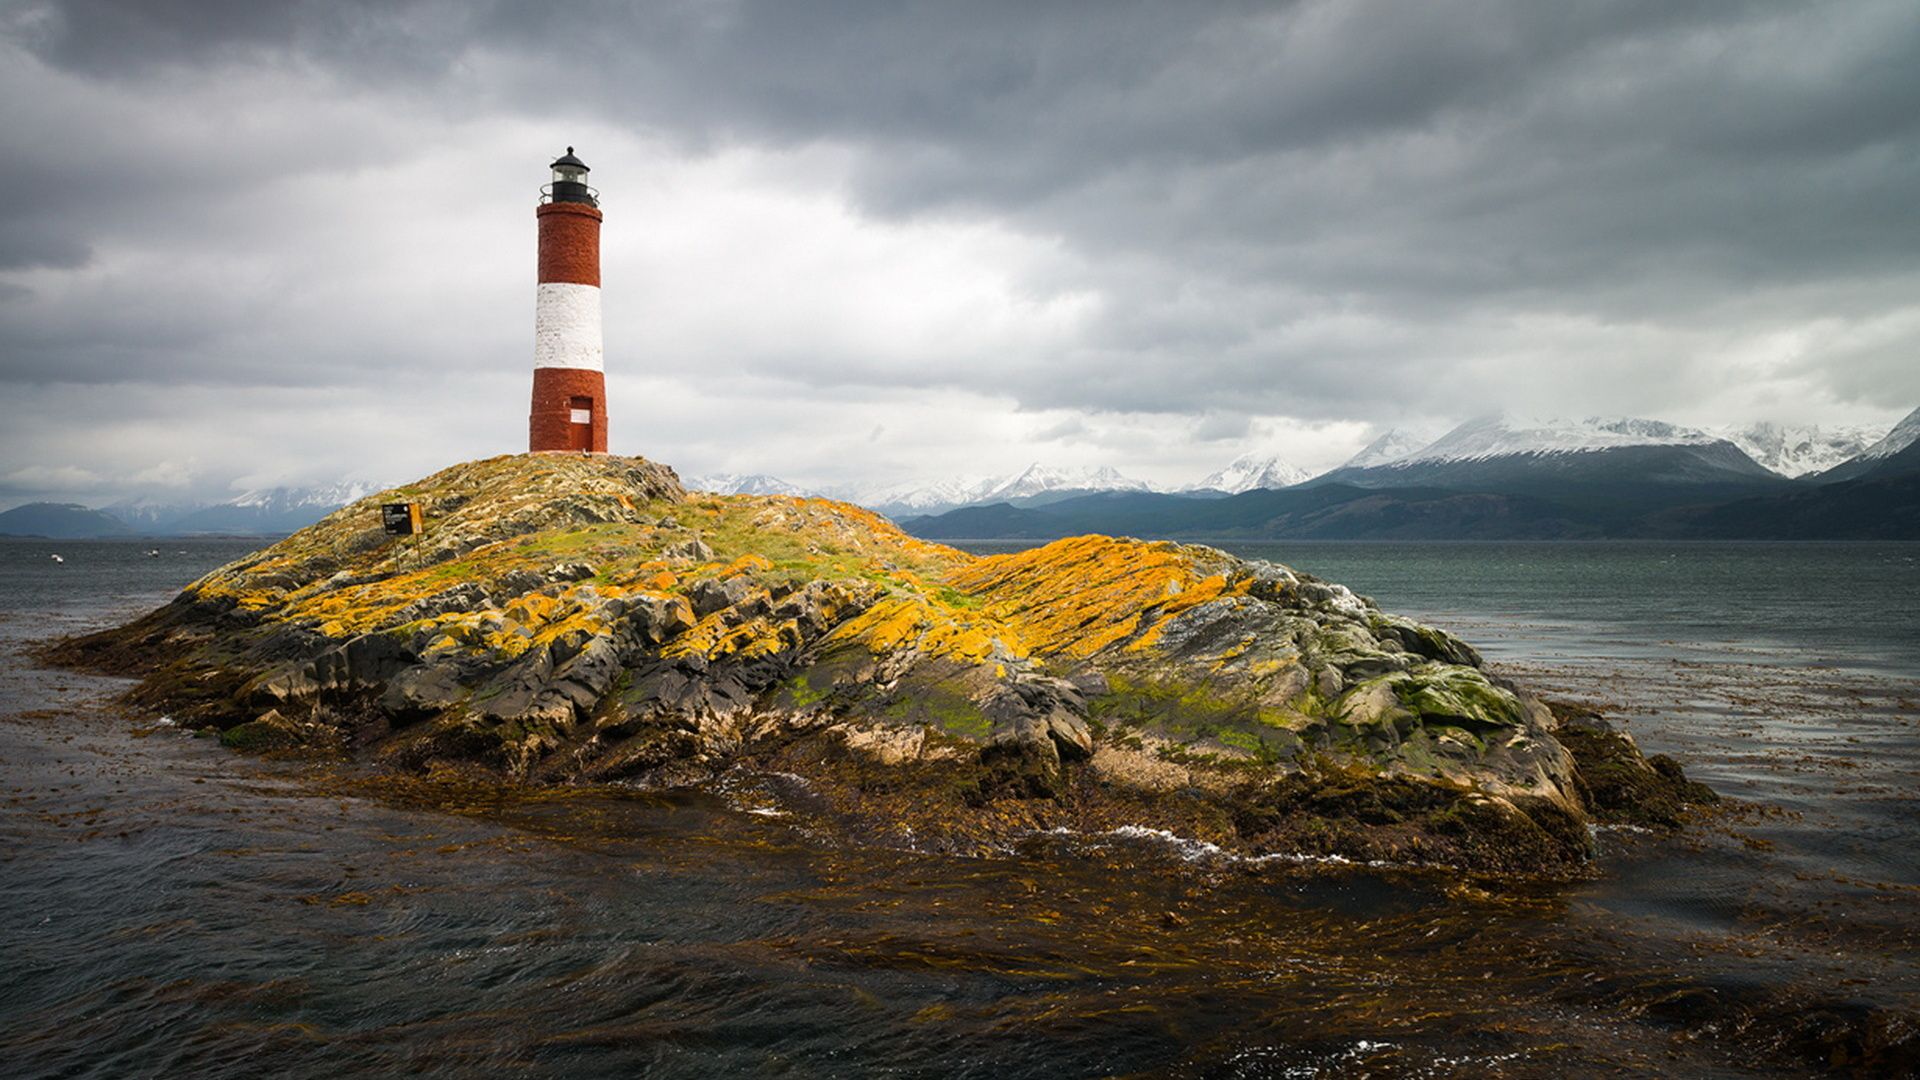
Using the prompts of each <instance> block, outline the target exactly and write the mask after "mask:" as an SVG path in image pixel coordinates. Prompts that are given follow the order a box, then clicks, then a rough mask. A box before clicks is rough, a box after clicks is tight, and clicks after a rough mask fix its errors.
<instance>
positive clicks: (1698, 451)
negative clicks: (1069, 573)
mask: <svg viewBox="0 0 1920 1080" xmlns="http://www.w3.org/2000/svg"><path fill="white" fill-rule="evenodd" d="M1394 434H1395V433H1392V432H1390V433H1388V436H1383V437H1382V438H1381V439H1380V440H1376V442H1375V443H1374V444H1373V445H1370V446H1368V447H1367V448H1366V449H1365V450H1363V451H1362V452H1361V453H1360V454H1359V455H1356V456H1355V457H1354V458H1353V459H1352V460H1350V461H1349V462H1347V463H1346V464H1344V465H1342V466H1340V467H1339V468H1336V469H1333V470H1332V471H1330V472H1327V473H1324V474H1322V475H1320V476H1317V477H1313V478H1311V479H1309V480H1307V481H1305V482H1302V483H1297V484H1294V485H1291V486H1286V487H1280V488H1255V489H1252V490H1247V491H1243V492H1240V493H1236V494H1232V495H1229V496H1228V497H1225V498H1217V497H1216V498H1212V499H1195V498H1192V497H1191V496H1190V494H1188V493H1173V492H1101V493H1093V494H1086V495H1081V496H1077V497H1073V498H1067V499H1060V500H1055V501H1052V502H1049V503H1046V504H1043V505H1024V506H1022V505H1013V504H998V505H991V504H989V505H975V506H970V507H962V508H958V509H955V510H951V511H948V512H946V513H943V514H939V515H929V516H923V517H919V518H913V519H908V520H905V521H903V522H902V524H903V525H905V527H906V528H907V529H909V530H910V531H912V532H914V533H916V534H917V535H920V536H924V537H928V538H930V539H1052V538H1055V537H1059V536H1070V535H1075V534H1079V533H1086V532H1100V533H1111V534H1123V535H1129V536H1144V537H1168V538H1187V539H1234V538H1240V539H1260V538H1271V539H1281V538H1327V539H1362V538H1372V539H1529V538H1531V539H1558V538H1603V537H1672V538H1690V537H1698V538H1753V539H1765V538H1779V539H1814V538H1833V539H1920V410H1915V412H1914V413H1913V414H1911V415H1909V416H1908V417H1907V418H1906V419H1904V420H1902V421H1901V422H1900V424H1899V425H1897V426H1896V427H1895V428H1894V429H1893V430H1892V431H1891V432H1888V433H1887V434H1886V435H1884V436H1883V437H1879V438H1875V437H1874V434H1875V433H1872V432H1865V431H1861V430H1858V429H1830V430H1825V431H1823V430H1821V429H1818V428H1799V429H1791V428H1779V427H1774V426H1772V425H1756V426H1755V427H1752V428H1746V429H1741V430H1737V431H1726V432H1709V431H1702V430H1699V429H1694V428H1685V427H1679V426H1676V425H1673V424H1667V423H1664V422H1661V421H1657V420H1641V419H1634V418H1589V419H1580V420H1526V419H1517V418H1512V417H1483V418H1479V419H1475V420H1470V421H1468V422H1467V423H1464V424H1461V425H1460V426H1459V427H1456V428H1454V429H1453V430H1452V431H1449V432H1447V433H1446V434H1445V435H1442V436H1441V437H1440V438H1438V439H1435V440H1433V441H1431V442H1429V443H1427V444H1425V445H1423V446H1419V447H1417V448H1412V449H1409V446H1410V445H1411V444H1412V443H1413V442H1414V441H1415V440H1413V439H1406V438H1399V439H1395V438H1391V437H1390V436H1393V435H1394ZM1855 446H1858V447H1861V449H1858V450H1856V451H1855V452H1854V453H1853V455H1852V456H1851V457H1848V458H1845V459H1843V460H1842V461H1840V462H1838V463H1835V464H1831V465H1829V464H1828V462H1831V461H1833V459H1834V458H1835V457H1837V456H1838V455H1839V453H1840V452H1842V451H1844V450H1846V449H1848V448H1850V447H1855ZM1748 447H1751V448H1752V450H1751V451H1750V450H1749V449H1748ZM1755 452H1757V453H1758V455H1759V456H1763V457H1766V458H1768V459H1769V460H1770V461H1772V462H1773V463H1774V465H1775V467H1773V468H1769V467H1767V466H1765V465H1762V464H1761V463H1760V461H1759V460H1757V458H1756V453H1755ZM1823 465H1825V466H1826V467H1825V468H1820V466H1823Z"/></svg>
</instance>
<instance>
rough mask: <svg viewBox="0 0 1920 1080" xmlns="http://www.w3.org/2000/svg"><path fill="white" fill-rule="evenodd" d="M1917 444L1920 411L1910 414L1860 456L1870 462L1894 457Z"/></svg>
mask: <svg viewBox="0 0 1920 1080" xmlns="http://www.w3.org/2000/svg"><path fill="white" fill-rule="evenodd" d="M1916 442H1920V409H1915V410H1913V411H1912V412H1910V413H1908V414H1907V415H1906V416H1905V417H1903V418H1902V419H1901V421H1900V422H1899V423H1897V424H1895V425H1893V430H1892V431H1889V432H1887V433H1886V434H1885V435H1884V436H1882V437H1881V438H1880V441H1878V442H1876V443H1874V444H1873V445H1872V446H1869V447H1867V448H1866V449H1865V450H1862V451H1860V456H1861V457H1863V458H1867V459H1868V460H1872V459H1874V458H1887V457H1892V456H1893V455H1895V454H1897V453H1899V452H1900V451H1902V450H1905V449H1906V448H1907V447H1909V446H1912V445H1913V444H1914V443H1916Z"/></svg>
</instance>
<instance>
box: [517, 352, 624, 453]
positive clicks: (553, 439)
mask: <svg viewBox="0 0 1920 1080" xmlns="http://www.w3.org/2000/svg"><path fill="white" fill-rule="evenodd" d="M527 449H528V450H531V451H535V452H538V451H541V450H572V451H585V452H587V453H593V454H604V453H606V452H607V379H606V376H605V375H604V374H602V373H601V372H598V371H591V370H587V369H585V368H534V369H533V409H532V411H531V412H530V413H529V414H528V417H527Z"/></svg>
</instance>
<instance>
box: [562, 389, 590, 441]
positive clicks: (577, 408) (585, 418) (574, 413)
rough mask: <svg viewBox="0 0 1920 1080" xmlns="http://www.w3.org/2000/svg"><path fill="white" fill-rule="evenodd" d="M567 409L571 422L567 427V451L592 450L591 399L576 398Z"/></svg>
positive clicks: (569, 403)
mask: <svg viewBox="0 0 1920 1080" xmlns="http://www.w3.org/2000/svg"><path fill="white" fill-rule="evenodd" d="M567 407H568V411H569V413H570V414H571V415H570V416H569V419H570V420H571V421H572V422H571V423H569V424H568V425H567V449H569V450H591V449H593V399H592V398H590V397H577V398H574V399H573V400H572V401H570V402H568V404H567Z"/></svg>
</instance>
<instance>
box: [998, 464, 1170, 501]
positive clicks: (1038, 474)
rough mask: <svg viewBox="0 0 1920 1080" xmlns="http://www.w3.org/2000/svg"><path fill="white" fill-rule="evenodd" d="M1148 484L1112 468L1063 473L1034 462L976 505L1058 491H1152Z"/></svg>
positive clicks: (1078, 469) (1081, 469) (1067, 470)
mask: <svg viewBox="0 0 1920 1080" xmlns="http://www.w3.org/2000/svg"><path fill="white" fill-rule="evenodd" d="M1152 490H1153V488H1152V487H1151V486H1150V485H1148V484H1147V483H1146V482H1145V481H1141V480H1135V479H1133V478H1132V477H1130V476H1122V475H1121V474H1120V473H1119V472H1117V471H1115V470H1114V469H1113V468H1111V467H1110V466H1106V465H1102V466H1099V467H1098V468H1077V469H1063V468H1057V467H1053V466H1047V465H1041V464H1040V463H1039V462H1035V463H1033V464H1032V465H1029V466H1027V467H1026V468H1025V469H1023V470H1021V471H1020V472H1017V473H1015V474H1013V475H1012V476H1009V477H1006V478H1005V479H1003V480H1000V481H999V482H997V483H995V484H992V485H991V486H989V487H988V488H987V489H986V490H985V491H983V492H981V493H980V495H979V496H978V498H976V499H975V500H974V501H976V502H1005V501H1007V500H1010V499H1026V498H1032V497H1033V496H1035V495H1046V494H1049V493H1052V492H1057V491H1152Z"/></svg>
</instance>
